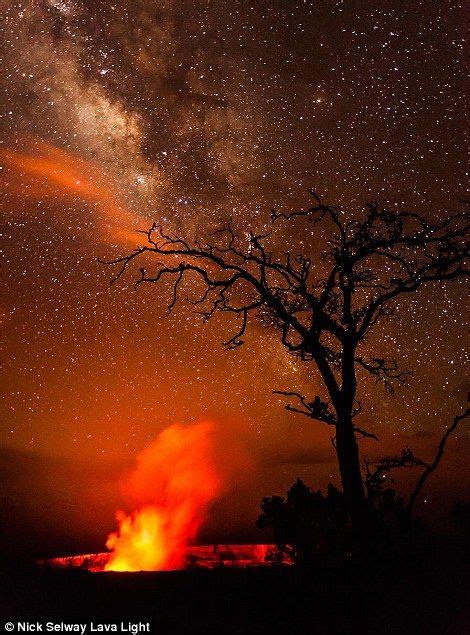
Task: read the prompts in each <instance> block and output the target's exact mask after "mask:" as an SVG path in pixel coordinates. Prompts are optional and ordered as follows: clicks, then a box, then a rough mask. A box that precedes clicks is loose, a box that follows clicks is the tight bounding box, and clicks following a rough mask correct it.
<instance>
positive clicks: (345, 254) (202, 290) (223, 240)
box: [112, 191, 469, 533]
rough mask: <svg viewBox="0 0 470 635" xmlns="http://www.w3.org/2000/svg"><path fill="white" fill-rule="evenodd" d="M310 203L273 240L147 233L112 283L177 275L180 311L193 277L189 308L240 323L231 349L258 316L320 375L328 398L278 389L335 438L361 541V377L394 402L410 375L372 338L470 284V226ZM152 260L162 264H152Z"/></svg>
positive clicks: (276, 216) (230, 231)
mask: <svg viewBox="0 0 470 635" xmlns="http://www.w3.org/2000/svg"><path fill="white" fill-rule="evenodd" d="M310 194H311V196H312V199H313V205H312V206H311V207H309V208H308V209H305V210H300V211H293V212H289V213H280V212H277V211H276V210H274V211H273V212H272V214H271V227H272V231H266V232H264V233H254V232H250V233H249V234H245V233H240V234H238V233H237V232H236V231H235V230H234V228H233V225H232V222H229V223H227V224H226V225H224V226H222V227H220V228H219V229H218V230H217V231H215V232H213V233H212V234H211V235H210V236H209V237H208V239H207V240H205V241H203V242H200V241H191V240H189V239H186V238H184V237H179V236H175V235H173V234H171V233H169V232H167V231H165V230H164V229H163V228H162V227H161V226H160V225H153V226H152V227H151V228H150V229H149V230H148V231H147V232H145V235H146V239H147V243H146V244H145V245H144V246H143V247H141V248H139V249H136V250H135V251H133V252H132V253H130V254H128V255H126V256H123V257H121V258H117V259H115V260H114V261H112V262H113V263H114V264H116V265H119V268H118V271H117V273H116V276H115V277H114V278H113V281H115V280H116V279H118V278H119V277H120V276H121V275H122V274H123V273H124V271H125V270H126V269H127V268H128V267H129V265H130V264H131V263H133V262H135V261H136V260H138V259H139V260H141V259H142V258H144V261H145V264H146V266H150V267H151V268H152V269H151V271H148V270H147V268H145V267H142V268H141V269H140V276H139V278H138V279H137V281H136V285H137V286H139V285H142V284H147V283H152V284H153V283H158V282H159V281H161V280H162V279H165V278H169V279H170V281H171V285H172V292H171V296H170V299H169V302H168V309H169V311H171V310H172V309H173V308H174V306H175V304H176V302H177V301H178V299H179V298H180V295H181V293H182V289H183V288H184V287H183V282H184V280H185V279H186V278H187V277H188V276H189V277H191V280H190V284H191V285H192V286H193V293H195V294H197V295H196V296H195V297H192V298H190V302H192V304H194V305H195V307H197V309H198V310H199V312H200V313H201V314H202V316H203V318H204V319H205V320H209V319H210V318H211V317H212V316H213V315H214V314H215V313H217V312H223V313H229V314H233V315H234V316H236V317H238V318H239V319H240V325H239V327H238V328H237V329H236V331H235V332H234V333H233V334H232V335H231V336H230V337H229V338H228V339H227V341H226V342H225V346H226V347H227V348H232V349H233V348H237V347H239V346H241V345H242V344H243V341H244V336H245V333H246V329H247V325H248V323H249V319H250V318H251V317H254V318H256V319H258V320H259V321H261V322H262V323H264V324H268V325H270V326H271V327H273V328H275V329H276V330H277V331H278V333H279V338H280V340H281V342H282V344H283V345H284V346H285V348H286V349H287V350H288V351H289V352H290V353H291V354H292V355H294V356H296V357H297V358H299V359H300V360H302V361H303V362H306V363H312V364H314V365H315V366H316V368H317V370H318V373H319V375H320V377H321V379H322V381H323V385H324V388H325V390H326V393H327V394H328V399H326V400H325V399H323V398H322V397H321V396H318V395H317V396H313V397H311V398H307V397H305V396H304V395H302V394H301V393H300V392H298V391H296V390H294V391H290V390H278V391H276V392H277V393H278V394H281V395H284V396H287V397H290V398H292V399H291V401H290V403H289V404H288V405H287V406H286V408H287V410H289V411H293V412H300V413H302V414H304V415H306V416H307V417H309V418H310V419H312V420H316V421H320V422H322V423H324V424H326V425H328V426H331V427H332V428H333V429H334V436H333V443H334V447H335V450H336V454H337V458H338V466H339V471H340V474H341V481H342V486H343V490H344V494H345V497H346V500H347V501H348V504H349V506H350V510H351V516H352V522H353V525H354V526H355V527H356V530H357V531H358V532H359V533H360V532H361V530H362V528H363V527H364V526H365V523H366V521H367V518H368V503H367V496H366V492H365V489H364V484H363V480H362V475H361V464H360V457H359V449H358V443H357V439H358V438H362V437H374V438H375V435H373V434H371V432H369V431H367V430H365V429H364V428H363V427H360V426H359V425H358V424H357V422H356V418H357V416H358V415H359V414H360V412H361V403H360V401H358V399H357V389H358V371H361V372H364V373H366V374H367V375H370V376H372V377H373V378H374V379H375V380H377V381H379V382H381V383H382V384H383V386H384V387H385V389H386V390H388V391H389V392H391V393H393V391H394V387H395V385H396V384H397V383H403V382H405V381H406V380H407V378H408V375H409V373H408V372H406V371H403V370H401V369H400V368H399V365H398V363H397V361H396V360H395V359H394V358H393V357H381V356H378V355H376V354H374V353H373V352H372V351H371V350H368V349H370V345H369V346H366V337H367V335H368V334H369V333H370V332H371V330H372V329H373V328H374V327H375V326H376V325H377V324H378V323H379V322H380V321H382V320H384V319H386V318H388V317H389V316H391V315H393V314H394V313H395V312H396V310H397V303H396V300H397V299H398V298H399V297H401V296H402V295H407V294H411V293H413V292H414V291H416V290H418V289H419V288H420V287H422V286H423V285H424V284H428V283H433V282H442V281H445V280H452V279H455V278H461V277H463V276H467V275H468V271H469V270H468V268H467V266H466V258H467V254H468V233H469V223H468V220H467V217H466V216H465V215H464V214H462V213H455V214H451V215H449V216H448V217H447V218H445V220H439V221H436V222H432V221H429V220H427V219H426V218H425V217H424V216H422V215H420V214H417V213H412V212H407V211H391V210H387V209H383V208H381V207H380V206H379V205H378V204H377V203H370V204H368V205H367V206H366V208H365V211H364V213H363V214H362V216H360V217H357V216H355V215H350V214H348V213H346V212H344V211H342V210H341V209H340V208H338V207H331V206H328V205H324V204H323V203H322V201H321V200H320V198H319V197H318V196H317V194H316V193H315V192H313V191H310ZM299 219H300V220H304V221H307V222H306V229H305V230H304V232H303V233H301V232H300V230H299V240H298V248H296V249H295V253H292V252H290V251H289V252H285V251H282V250H280V249H279V242H276V237H275V236H274V235H272V234H273V232H275V231H277V230H279V229H280V228H282V226H283V225H284V224H285V223H293V222H295V221H297V220H299ZM325 234H327V235H328V241H327V245H326V247H325V249H324V250H323V253H322V254H321V256H315V264H314V266H313V258H314V256H313V255H312V254H314V253H315V249H314V247H313V244H314V243H315V242H320V240H321V238H322V236H325ZM280 240H282V237H281V239H280ZM270 245H271V246H270ZM305 250H308V251H309V254H306V253H303V252H304V251H305ZM146 256H155V257H156V259H155V261H154V262H152V261H150V262H149V261H148V259H146V258H145V257H146ZM186 288H187V287H186ZM182 297H187V293H185V294H184V296H182Z"/></svg>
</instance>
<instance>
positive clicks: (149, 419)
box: [0, 0, 469, 548]
mask: <svg viewBox="0 0 470 635" xmlns="http://www.w3.org/2000/svg"><path fill="white" fill-rule="evenodd" d="M0 9H1V14H2V17H3V20H2V23H3V27H2V30H3V33H2V38H3V45H2V50H3V54H4V58H3V60H2V73H1V75H0V85H1V91H2V104H1V112H0V115H1V117H0V129H1V145H0V167H1V170H0V179H1V183H2V231H1V233H2V236H1V241H2V255H3V261H4V264H3V267H2V298H1V301H0V302H1V304H0V324H1V330H2V347H3V353H2V375H3V378H4V380H3V381H2V391H3V394H2V412H1V429H0V443H1V448H0V472H1V473H2V475H3V476H5V479H4V481H5V484H4V486H3V489H2V492H1V494H2V496H3V497H4V500H6V501H7V502H6V503H5V504H6V505H7V506H9V507H7V509H10V508H14V509H17V510H20V511H18V515H19V516H21V517H22V518H23V516H24V517H25V518H26V516H27V518H28V522H29V523H30V524H32V525H34V526H35V527H36V529H37V526H38V524H41V527H42V528H43V531H44V532H45V533H47V531H46V526H47V523H49V524H53V525H54V526H55V527H57V526H58V527H59V529H58V532H59V534H60V535H61V536H63V535H65V534H67V535H69V536H70V535H72V534H73V535H74V536H75V538H76V537H77V536H78V537H80V539H81V540H82V543H83V544H84V545H85V544H88V543H87V540H88V541H90V540H91V541H93V540H95V539H97V537H96V536H97V535H98V529H97V532H96V535H95V534H94V533H93V531H92V530H90V524H92V523H93V525H94V526H96V527H98V528H99V529H100V531H101V528H102V527H108V526H109V525H111V526H112V510H113V509H114V507H113V506H114V504H115V503H116V500H117V499H118V498H119V496H118V494H117V493H116V492H117V490H118V488H117V487H116V481H117V479H118V477H119V474H120V473H121V472H122V470H124V469H125V468H126V466H129V465H130V464H131V463H132V461H133V459H134V458H135V455H136V453H137V452H139V451H140V450H141V449H142V448H143V447H144V446H145V445H146V444H147V443H148V442H149V441H150V440H151V439H153V438H154V437H155V436H156V434H157V433H158V432H159V431H160V430H162V429H163V428H164V427H166V426H167V425H169V424H172V423H174V422H177V421H178V422H190V421H196V420H199V419H201V418H207V417H209V418H211V419H213V420H214V421H216V423H217V425H219V426H220V429H221V430H225V432H224V433H223V434H222V433H221V438H227V437H224V434H226V430H230V431H231V433H233V434H235V433H236V435H237V437H238V438H239V439H242V441H243V443H244V444H245V447H246V452H247V453H249V454H250V456H252V457H253V466H254V467H253V469H252V472H251V474H250V475H249V476H246V479H245V480H244V481H243V482H242V483H241V482H240V483H238V488H237V487H235V484H234V490H237V491H238V494H239V496H238V499H236V492H235V494H234V498H233V500H231V502H230V505H232V509H233V506H238V507H237V509H238V510H239V511H240V510H241V509H242V507H243V504H242V502H240V498H245V499H246V496H247V494H246V493H247V492H250V496H251V498H250V501H251V502H250V504H251V505H252V507H251V508H250V509H256V504H257V501H258V499H259V496H260V495H261V494H269V493H271V492H272V491H275V490H276V489H277V490H278V491H280V492H282V491H283V490H284V489H285V487H287V485H289V483H290V482H291V481H292V480H293V479H294V478H295V477H296V476H303V477H305V478H306V479H307V480H310V482H312V481H314V482H315V484H317V486H321V485H324V484H325V483H326V481H327V480H328V479H330V478H333V479H337V475H336V468H335V466H334V461H333V459H334V457H333V455H332V452H333V450H332V447H331V443H330V440H329V434H330V431H329V430H324V429H323V428H321V425H320V424H315V423H311V422H309V421H308V420H303V419H302V418H301V417H299V416H296V415H290V414H288V413H285V411H284V410H283V403H282V401H281V400H280V399H278V398H277V397H276V396H273V395H272V390H273V389H276V388H280V389H292V388H296V389H301V390H304V391H305V392H306V393H308V394H311V395H313V394H315V393H316V391H317V390H319V389H318V378H317V376H316V375H315V372H314V369H313V368H309V367H304V365H302V364H301V363H299V362H298V361H296V360H295V359H293V358H292V357H290V356H289V355H288V354H287V353H286V351H285V350H283V348H282V347H281V345H280V344H279V343H278V342H277V341H276V338H275V336H274V334H273V333H272V332H270V331H269V329H266V328H265V327H263V326H262V325H253V326H252V327H251V328H250V331H249V336H248V337H247V341H246V344H245V346H244V347H243V348H242V349H240V350H237V351H229V352H224V351H223V348H222V346H221V342H222V341H223V340H224V339H226V334H227V328H229V325H227V323H226V321H225V320H224V319H222V318H221V317H218V318H216V319H214V320H213V321H212V322H211V323H209V324H203V323H201V321H200V319H199V318H198V317H197V316H196V315H194V314H193V313H192V312H191V311H190V310H189V309H188V307H187V306H181V307H179V308H177V310H176V311H175V312H174V314H173V315H172V316H170V317H166V316H165V309H166V300H167V296H165V288H164V287H163V288H158V289H157V288H151V287H147V288H145V289H143V288H141V289H140V290H139V291H137V292H136V291H135V290H134V288H133V284H132V282H133V280H132V279H129V278H125V279H124V280H121V281H119V283H118V284H116V285H114V286H112V287H110V286H109V280H110V278H111V276H112V271H111V270H110V268H109V267H107V266H106V265H103V264H101V263H99V262H98V260H99V259H106V258H112V257H116V256H118V255H122V254H123V253H127V252H128V251H129V250H131V249H132V248H133V247H135V246H136V245H137V244H139V243H140V242H141V237H140V236H139V234H138V233H137V230H139V229H140V230H142V229H147V228H148V227H149V226H150V225H151V223H152V222H153V221H157V222H161V223H162V224H163V225H164V226H165V227H168V228H169V229H171V230H173V231H177V232H179V233H182V234H185V235H187V236H191V237H192V236H201V235H204V233H205V232H206V231H207V228H209V227H212V226H215V225H216V224H217V223H220V222H221V221H223V220H225V219H227V218H228V217H232V218H233V219H234V223H235V225H236V227H237V229H238V230H239V231H247V230H248V229H249V228H255V229H259V228H262V227H264V226H265V225H266V223H268V222H269V211H270V209H271V208H272V207H273V206H276V207H278V208H286V209H292V208H297V207H302V206H304V205H306V204H307V203H308V198H307V188H308V187H314V188H315V189H316V191H318V192H319V193H320V194H321V195H322V197H323V199H324V200H325V201H327V202H328V203H331V204H341V205H343V206H345V207H347V208H348V209H349V210H351V213H359V210H360V208H361V205H362V204H363V203H364V202H365V201H368V200H379V201H380V202H381V203H382V204H384V205H388V206H390V207H391V208H403V207H406V208H409V209H413V210H416V211H419V212H421V213H426V214H428V215H429V217H431V218H444V217H445V216H446V215H448V214H449V213H451V212H453V211H455V210H456V209H457V208H458V207H459V205H460V202H461V201H462V199H464V198H465V191H464V168H463V156H464V151H463V143H464V139H463V138H464V125H463V109H464V92H463V81H462V79H461V78H462V70H461V64H462V58H463V54H462V48H463V5H461V3H459V2H453V1H444V2H434V1H431V0H428V1H417V2H413V3H403V2H399V1H397V0H389V1H388V2H365V1H363V0H362V1H355V0H351V1H348V0H346V1H333V0H319V1H307V0H305V1H304V2H297V1H294V0H270V1H269V2H264V1H261V2H246V1H244V0H235V1H233V2H229V3H228V2H212V1H208V0H205V1H200V0H190V1H188V0H179V1H178V2H176V1H175V0H134V1H132V2H131V1H130V0H122V1H121V0H117V1H116V2H96V1H92V0H81V1H79V0H34V1H22V2H16V1H9V0H0ZM298 239H299V235H298V234H296V230H295V229H292V230H291V231H290V233H288V235H286V236H285V241H286V245H287V248H290V246H291V245H293V244H295V242H296V241H298ZM466 296H467V289H466V287H465V283H463V282H456V283H451V284H449V285H447V286H445V287H444V286H439V285H437V286H434V287H432V288H427V289H424V290H422V291H421V292H420V293H419V294H417V295H415V296H414V297H413V298H406V300H403V302H402V303H401V305H400V309H401V310H400V317H399V318H398V319H396V320H395V321H394V322H393V323H392V324H386V325H384V326H383V327H381V328H380V329H379V331H378V332H377V333H376V334H375V336H374V338H372V340H371V344H370V345H371V346H372V347H374V351H376V352H377V353H381V354H391V353H393V354H396V356H397V358H398V359H399V361H400V363H401V364H402V366H403V367H404V368H405V369H409V370H412V371H413V372H414V377H413V378H412V380H411V382H410V384H409V386H406V387H403V388H400V389H399V390H398V391H397V394H396V395H395V397H391V396H389V395H387V394H386V393H384V392H382V391H381V389H380V388H379V387H377V386H375V385H374V384H372V383H364V385H363V386H362V387H361V396H362V398H363V401H364V406H365V409H364V418H363V421H362V423H365V424H366V425H367V426H369V428H370V429H372V430H373V431H374V432H376V433H377V434H378V435H379V437H380V438H381V439H382V443H383V445H382V447H381V449H380V454H383V453H384V452H385V450H387V451H388V450H390V451H392V450H395V449H400V448H401V447H402V446H403V445H404V444H405V443H410V444H411V445H412V446H413V447H415V448H416V449H417V450H422V451H423V452H424V453H426V452H428V453H429V451H430V448H431V447H432V442H433V441H434V440H435V435H436V434H437V433H438V432H439V431H440V430H442V429H443V427H444V426H445V425H446V424H447V423H448V420H449V418H450V417H451V416H452V415H453V414H454V413H456V412H457V411H459V409H460V408H461V407H462V405H463V403H464V401H465V395H466V392H467V386H466V383H465V381H464V380H463V377H464V376H465V368H466V362H467V359H466V347H467V337H466V329H465V320H464V316H465V314H466V310H467V308H468V305H467V304H466V300H465V298H466ZM451 445H452V447H450V449H449V463H448V467H449V466H450V467H452V468H455V467H456V466H459V465H460V464H461V462H462V454H463V452H464V451H465V450H468V432H466V431H465V430H463V429H462V430H461V431H460V432H459V433H458V434H457V437H456V438H454V439H453V440H452V444H451ZM367 451H368V452H372V453H373V452H379V450H377V449H376V448H373V447H372V446H371V447H369V446H367ZM428 456H429V454H428ZM449 469H450V468H449ZM460 471H461V470H460V469H459V474H460ZM444 472H445V471H444ZM442 478H444V477H442ZM468 484H469V477H468V475H466V474H460V476H459V478H458V479H457V486H458V487H457V489H459V488H460V491H462V490H463V491H464V490H465V488H466V487H467V486H468ZM442 487H443V488H444V489H445V486H444V485H442ZM240 492H243V496H242V497H241V496H240ZM457 493H458V492H457ZM45 500H47V501H48V502H47V505H45V504H44V501H45ZM38 501H41V504H40V505H38ZM39 507H41V510H40V509H39ZM221 507H223V505H221ZM25 509H26V510H27V513H26V512H25V511H24V510H25ZM250 513H251V514H253V513H254V512H253V511H251V512H250ZM219 514H220V517H223V514H224V511H223V510H221V509H219ZM225 514H226V519H225V521H223V523H222V524H224V522H225V525H224V526H225V527H228V526H229V524H230V523H229V520H230V516H229V515H227V514H228V512H225ZM242 515H243V514H242V513H240V517H241V516H242ZM46 516H47V518H46ZM97 517H99V521H97V520H96V519H97ZM246 517H247V518H248V517H249V514H248V513H247V514H246ZM58 519H60V522H58ZM100 523H101V524H100ZM74 532H75V533H74ZM46 542H47V541H46ZM44 544H45V543H44ZM63 544H64V545H66V542H64V543H63ZM67 546H69V545H68V543H67ZM64 548H65V546H64Z"/></svg>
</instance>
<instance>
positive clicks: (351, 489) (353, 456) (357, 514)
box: [336, 416, 368, 535]
mask: <svg viewBox="0 0 470 635" xmlns="http://www.w3.org/2000/svg"><path fill="white" fill-rule="evenodd" d="M336 454H337V456H338V465H339V471H340V474H341V483H342V485H343V492H344V494H345V496H346V499H347V501H348V503H349V506H350V511H351V522H352V525H353V532H354V533H355V534H357V535H359V534H360V533H362V532H363V530H364V529H365V527H366V525H367V524H368V523H367V516H368V514H367V511H368V507H367V500H366V494H365V490H364V483H363V481H362V473H361V464H360V460H359V446H358V444H357V441H356V437H355V434H354V427H353V423H352V418H351V417H350V416H349V417H348V416H343V417H341V418H338V423H337V425H336Z"/></svg>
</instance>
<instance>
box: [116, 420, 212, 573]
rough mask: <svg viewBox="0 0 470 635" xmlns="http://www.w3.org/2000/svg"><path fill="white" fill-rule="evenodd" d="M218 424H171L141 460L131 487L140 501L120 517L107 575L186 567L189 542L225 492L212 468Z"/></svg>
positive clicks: (130, 480) (119, 513)
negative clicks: (109, 573)
mask: <svg viewBox="0 0 470 635" xmlns="http://www.w3.org/2000/svg"><path fill="white" fill-rule="evenodd" d="M213 435H214V426H213V424H212V423H209V422H201V423H197V424H193V425H187V426H183V425H178V424H176V425H172V426H170V427H169V428H166V429H165V430H164V431H163V432H162V433H161V434H160V435H159V436H158V437H157V438H156V440H155V441H154V442H153V443H152V444H151V445H150V446H148V447H147V448H146V449H145V450H143V452H142V453H141V454H140V455H139V456H138V457H137V468H136V470H135V471H134V472H133V474H132V475H131V477H130V479H129V482H128V487H129V490H130V493H131V494H132V497H133V498H134V499H135V500H136V501H137V504H138V506H137V508H136V509H135V511H133V512H132V513H131V514H130V515H126V514H125V513H124V512H118V513H117V516H116V517H117V520H118V523H119V527H118V529H117V530H116V531H115V532H113V533H112V534H110V535H109V537H108V540H107V542H106V546H107V547H108V549H110V550H111V551H112V553H111V556H110V559H109V562H108V563H107V564H106V567H105V569H106V570H108V571H140V570H151V571H162V570H168V569H178V568H181V567H183V566H184V565H185V557H186V553H187V546H188V544H189V543H190V542H191V541H192V540H193V539H194V538H195V536H196V534H197V532H198V530H199V528H200V526H201V524H202V522H203V520H204V514H205V512H206V510H207V508H208V506H209V504H210V503H211V501H213V500H214V498H215V497H216V496H217V495H218V494H219V493H220V492H221V490H222V478H221V477H220V476H219V475H218V474H217V473H216V471H215V467H214V462H215V461H214V457H215V453H214V439H213Z"/></svg>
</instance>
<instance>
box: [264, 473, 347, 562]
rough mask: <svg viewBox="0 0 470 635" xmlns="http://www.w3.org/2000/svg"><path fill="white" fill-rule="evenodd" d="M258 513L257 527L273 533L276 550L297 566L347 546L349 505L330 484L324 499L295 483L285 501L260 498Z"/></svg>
mask: <svg viewBox="0 0 470 635" xmlns="http://www.w3.org/2000/svg"><path fill="white" fill-rule="evenodd" d="M261 511H262V513H261V514H260V516H259V518H258V520H257V522H256V524H257V526H258V527H260V528H262V529H263V528H270V529H272V530H273V533H274V540H275V542H276V545H277V547H278V548H279V549H280V550H281V551H283V552H285V553H288V554H289V556H290V557H291V558H292V560H293V561H294V562H296V563H302V564H306V563H308V562H310V561H311V560H312V558H313V557H314V555H315V554H316V553H318V552H321V551H332V550H334V549H336V548H338V545H339V543H342V546H343V547H344V546H345V544H346V542H347V533H348V528H349V525H350V516H349V513H348V505H347V502H346V500H345V497H344V494H343V493H342V492H340V491H339V490H337V489H336V488H335V487H334V486H333V485H331V484H330V485H329V486H328V490H327V493H326V496H325V495H323V493H322V492H321V491H320V490H318V491H316V492H313V491H312V490H311V489H310V488H309V487H307V485H305V483H304V482H303V481H302V480H301V479H297V481H296V482H295V483H294V484H293V485H292V487H291V488H290V489H289V490H288V491H287V494H286V497H285V499H284V498H282V497H281V496H270V497H265V498H263V500H262V501H261Z"/></svg>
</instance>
